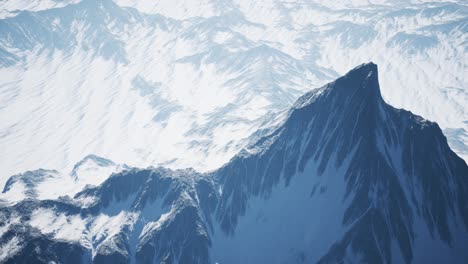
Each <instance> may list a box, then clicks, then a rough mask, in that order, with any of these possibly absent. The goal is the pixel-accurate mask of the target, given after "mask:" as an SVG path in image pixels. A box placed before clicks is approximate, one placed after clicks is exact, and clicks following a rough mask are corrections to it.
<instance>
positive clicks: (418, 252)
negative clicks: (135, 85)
mask: <svg viewBox="0 0 468 264" xmlns="http://www.w3.org/2000/svg"><path fill="white" fill-rule="evenodd" d="M377 75H378V73H377V66H376V65H375V64H373V63H369V64H363V65H360V66H358V67H356V68H355V69H353V70H352V71H350V72H349V73H347V74H346V75H345V76H343V77H341V78H339V79H337V80H336V81H334V82H332V83H329V84H327V85H326V86H323V87H322V88H319V89H316V90H314V91H311V92H308V93H306V94H305V95H303V96H301V97H300V98H299V99H298V100H297V101H296V102H295V103H294V105H293V107H292V108H291V109H290V110H289V111H288V112H287V115H286V118H284V119H283V120H282V122H280V123H279V124H277V125H276V127H275V128H271V129H270V130H268V131H263V132H260V133H259V134H262V136H260V139H259V140H257V141H256V142H254V143H253V144H251V145H249V146H248V147H247V148H245V149H244V150H242V151H241V152H240V153H238V154H237V155H236V156H235V157H234V158H233V159H231V160H230V161H229V162H228V163H226V164H225V165H224V166H222V167H221V168H220V169H218V170H215V171H213V172H211V173H207V174H200V173H197V172H196V171H194V170H190V169H188V170H176V171H173V170H169V169H164V168H157V169H156V168H148V169H135V168H133V169H127V170H124V171H122V172H120V173H116V174H113V175H112V176H111V177H109V178H108V179H107V180H105V181H104V182H103V183H102V184H101V185H99V186H94V187H87V188H85V189H84V190H83V191H81V192H79V193H78V194H76V195H75V196H74V197H73V198H70V197H61V198H59V199H56V200H38V199H31V200H25V201H22V202H19V203H17V204H14V205H10V206H4V207H1V208H0V219H2V221H0V248H2V252H4V251H8V252H9V254H5V255H0V257H1V259H0V261H4V262H6V263H15V262H28V261H29V262H30V261H32V260H42V261H55V262H64V261H66V262H68V263H83V262H85V263H88V262H93V263H259V262H260V263H343V262H345V263H427V262H435V263H442V262H450V263H464V262H466V260H467V259H468V255H467V252H466V249H465V246H466V243H467V242H468V211H467V205H468V196H467V194H468V167H467V165H466V162H465V161H464V160H462V159H461V158H459V157H458V156H457V155H456V154H455V153H454V152H452V151H451V150H450V148H449V146H448V144H447V140H446V138H445V137H444V135H443V134H442V131H441V129H440V128H439V126H438V125H437V124H436V123H433V122H431V121H428V120H425V119H423V118H422V117H420V116H417V115H414V114H412V113H411V112H408V111H406V110H402V109H396V108H393V107H392V106H390V105H388V104H386V103H385V102H384V100H383V99H382V97H381V91H380V87H379V83H378V76H377ZM91 158H93V160H94V161H96V162H97V163H99V164H110V162H109V161H106V160H103V159H97V158H96V157H91ZM85 163H86V161H84V162H83V163H82V164H85ZM32 249H34V250H32Z"/></svg>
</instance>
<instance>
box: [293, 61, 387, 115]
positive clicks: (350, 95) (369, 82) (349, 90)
mask: <svg viewBox="0 0 468 264" xmlns="http://www.w3.org/2000/svg"><path fill="white" fill-rule="evenodd" d="M317 100H321V101H323V100H326V101H329V100H332V101H333V102H327V103H326V104H336V103H338V104H340V105H341V106H344V104H346V105H348V106H349V107H352V106H353V105H354V106H356V105H360V104H361V103H363V104H365V105H368V106H370V107H372V106H376V105H377V104H379V103H380V102H381V101H383V99H382V96H381V94H380V86H379V79H378V70H377V65H376V64H375V63H373V62H369V63H363V64H361V65H359V66H357V67H355V68H354V69H352V70H350V71H349V72H348V73H346V74H345V75H343V76H342V77H340V78H338V79H336V80H335V81H334V82H331V83H329V84H327V85H325V86H323V87H322V88H318V89H314V90H312V91H310V92H309V93H306V94H305V95H303V96H302V97H300V98H299V99H298V100H297V101H296V103H295V105H294V106H293V109H298V108H303V107H306V106H308V105H310V104H312V103H313V102H315V101H317ZM361 109H362V107H361Z"/></svg>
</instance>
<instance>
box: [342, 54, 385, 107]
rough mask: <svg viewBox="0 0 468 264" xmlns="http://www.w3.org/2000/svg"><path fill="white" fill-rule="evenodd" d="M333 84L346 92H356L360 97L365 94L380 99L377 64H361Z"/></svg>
mask: <svg viewBox="0 0 468 264" xmlns="http://www.w3.org/2000/svg"><path fill="white" fill-rule="evenodd" d="M333 84H335V85H336V86H343V88H342V89H346V90H347V92H349V90H352V91H354V90H356V91H359V93H360V94H361V95H364V93H365V94H368V95H373V96H376V98H378V99H380V98H381V94H380V86H379V78H378V70H377V64H375V63H373V62H369V63H363V64H361V65H359V66H357V67H355V68H354V69H352V70H350V71H349V72H348V73H346V74H345V75H344V76H343V77H341V78H338V79H337V80H336V81H335V82H334V83H333ZM337 89H340V88H337ZM353 93H354V92H353Z"/></svg>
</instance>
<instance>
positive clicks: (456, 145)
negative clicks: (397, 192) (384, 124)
mask: <svg viewBox="0 0 468 264" xmlns="http://www.w3.org/2000/svg"><path fill="white" fill-rule="evenodd" d="M0 10H2V11H1V12H2V13H1V19H0V160H2V163H1V168H2V170H1V172H0V184H1V185H3V183H5V182H6V180H7V178H8V177H9V176H11V175H14V174H19V173H22V172H24V171H28V170H29V171H33V170H36V169H38V168H47V169H55V170H57V171H59V172H60V173H61V174H66V175H68V174H69V173H70V172H71V171H72V169H73V165H74V164H75V163H76V162H77V161H79V160H81V159H82V158H83V157H85V156H86V155H88V154H90V153H93V154H95V155H98V156H101V157H106V158H109V159H110V160H112V161H114V162H115V163H117V164H128V165H130V166H137V167H146V166H150V165H153V166H158V165H163V166H166V167H171V168H186V167H194V168H196V169H197V170H200V171H208V170H212V169H216V168H218V167H220V166H221V165H223V164H224V163H225V162H227V161H228V160H229V159H230V158H231V157H232V156H233V155H234V154H235V153H237V152H238V151H239V150H240V149H241V148H242V147H244V146H245V145H246V144H247V143H248V142H249V140H248V136H249V135H250V134H251V133H253V132H254V131H256V130H257V129H258V128H262V127H267V126H269V121H270V120H271V119H272V117H274V116H276V113H278V112H279V111H282V110H283V109H285V108H287V107H289V106H291V105H292V103H293V102H294V101H295V100H296V99H297V98H298V97H299V95H300V94H302V93H303V92H305V91H307V90H308V89H310V88H311V87H319V86H320V85H323V84H324V83H326V82H328V81H331V80H333V79H334V78H335V77H337V76H338V74H344V73H345V71H346V70H347V69H349V68H351V67H353V66H354V65H357V64H359V63H361V62H362V61H369V60H372V61H374V62H376V63H378V64H379V65H380V69H381V71H382V72H384V73H385V74H384V75H383V76H382V78H381V85H382V95H383V97H384V99H385V100H387V101H388V102H389V103H391V104H392V105H394V106H396V107H402V108H405V109H409V110H411V111H413V112H414V113H417V114H420V115H423V116H425V117H426V118H428V119H429V120H433V121H437V122H438V123H439V124H440V125H441V127H442V128H443V129H445V131H446V135H447V136H449V144H450V145H451V147H452V148H453V149H454V150H455V151H457V153H458V154H459V155H461V156H462V157H466V153H467V140H468V139H467V138H468V137H467V136H466V135H467V134H466V133H467V132H466V131H468V124H467V120H468V118H467V109H466V105H467V104H468V102H467V101H468V99H467V98H468V97H467V93H466V87H467V80H466V76H467V74H466V72H467V69H466V68H467V66H466V61H468V58H467V55H466V54H467V53H466V52H465V50H466V49H467V46H466V45H467V43H468V42H467V39H466V38H467V35H468V34H467V17H468V16H467V14H468V11H467V6H466V3H464V2H463V1H460V2H458V3H456V2H453V3H447V2H426V1H405V3H403V2H401V1H397V2H395V1H383V0H382V1H380V0H379V1H370V0H369V1H333V2H330V1H296V2H294V1H273V0H272V1H262V2H258V3H256V2H252V1H242V0H233V1H212V0H203V1H185V0H177V1H131V0H117V1H115V2H113V1H110V0H103V1H91V0H84V1H0Z"/></svg>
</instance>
